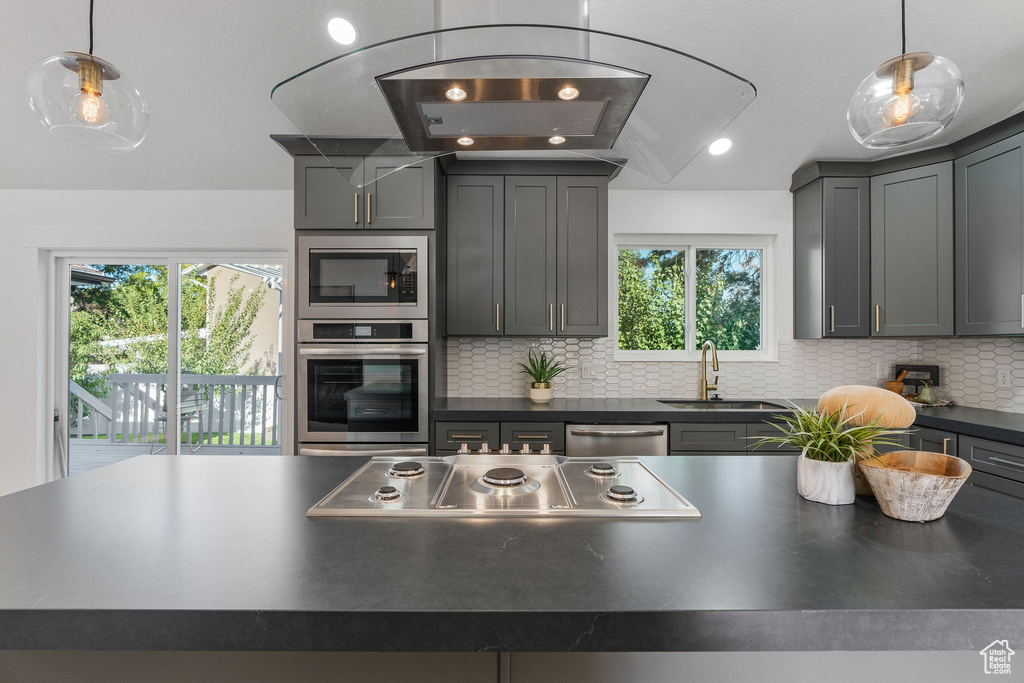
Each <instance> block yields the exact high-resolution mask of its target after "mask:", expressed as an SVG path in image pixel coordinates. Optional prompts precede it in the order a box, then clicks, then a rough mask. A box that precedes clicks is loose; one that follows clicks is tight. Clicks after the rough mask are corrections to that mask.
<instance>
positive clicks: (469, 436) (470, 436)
mask: <svg viewBox="0 0 1024 683" xmlns="http://www.w3.org/2000/svg"><path fill="white" fill-rule="evenodd" d="M450 438H452V439H482V438H484V435H483V434H452V435H451V437H450Z"/></svg>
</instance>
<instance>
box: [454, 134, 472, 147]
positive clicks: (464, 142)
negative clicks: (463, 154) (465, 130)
mask: <svg viewBox="0 0 1024 683" xmlns="http://www.w3.org/2000/svg"><path fill="white" fill-rule="evenodd" d="M456 142H458V143H459V144H460V145H462V146H463V147H469V146H470V145H472V144H473V138H468V137H465V136H463V137H461V138H459V139H458V140H456Z"/></svg>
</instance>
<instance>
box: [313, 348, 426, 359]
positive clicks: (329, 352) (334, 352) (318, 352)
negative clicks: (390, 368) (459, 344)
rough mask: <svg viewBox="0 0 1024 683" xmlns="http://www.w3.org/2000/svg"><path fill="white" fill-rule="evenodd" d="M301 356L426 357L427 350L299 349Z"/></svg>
mask: <svg viewBox="0 0 1024 683" xmlns="http://www.w3.org/2000/svg"><path fill="white" fill-rule="evenodd" d="M299 355H300V356H337V357H339V358H359V357H360V356H425V355H427V350H426V349H362V350H352V351H342V350H341V349H324V348H315V349H304V348H299Z"/></svg>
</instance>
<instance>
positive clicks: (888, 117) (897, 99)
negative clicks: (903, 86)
mask: <svg viewBox="0 0 1024 683" xmlns="http://www.w3.org/2000/svg"><path fill="white" fill-rule="evenodd" d="M919 111H921V100H920V99H919V98H918V97H917V95H915V94H914V93H912V92H906V93H897V94H895V95H893V96H892V97H890V98H889V99H888V100H886V102H885V104H884V105H882V120H883V121H885V123H886V124H887V125H890V126H902V125H903V124H904V123H906V122H907V119H909V118H910V117H912V116H913V115H914V114H916V113H917V112H919Z"/></svg>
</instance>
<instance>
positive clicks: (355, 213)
mask: <svg viewBox="0 0 1024 683" xmlns="http://www.w3.org/2000/svg"><path fill="white" fill-rule="evenodd" d="M352 222H353V223H355V224H356V225H359V193H358V192H356V194H355V196H354V197H353V198H352Z"/></svg>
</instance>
